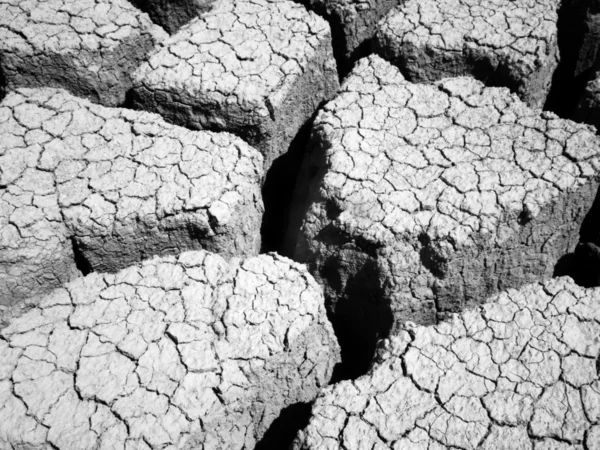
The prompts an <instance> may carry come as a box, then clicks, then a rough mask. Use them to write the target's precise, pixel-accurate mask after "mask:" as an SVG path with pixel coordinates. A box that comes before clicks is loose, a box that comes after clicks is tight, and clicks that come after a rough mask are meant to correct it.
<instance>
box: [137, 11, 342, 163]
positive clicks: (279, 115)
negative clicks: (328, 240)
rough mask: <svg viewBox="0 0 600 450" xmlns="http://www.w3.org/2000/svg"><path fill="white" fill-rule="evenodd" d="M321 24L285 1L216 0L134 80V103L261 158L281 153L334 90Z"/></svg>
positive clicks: (332, 68) (326, 34)
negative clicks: (240, 142)
mask: <svg viewBox="0 0 600 450" xmlns="http://www.w3.org/2000/svg"><path fill="white" fill-rule="evenodd" d="M332 52H333V51H332V47H331V33H330V30H329V26H328V25H327V22H325V20H323V19H321V18H319V17H318V16H317V15H316V14H314V13H309V12H308V11H306V10H305V9H304V8H303V7H302V6H300V5H297V4H294V3H292V2H289V1H287V0H255V1H250V0H233V1H228V0H219V1H218V2H216V3H214V4H213V8H212V10H211V11H210V12H208V13H205V14H202V15H201V16H200V17H199V18H197V19H194V20H192V21H191V22H190V23H189V24H187V25H186V26H184V27H183V28H181V30H179V32H177V33H176V34H175V35H173V36H172V37H171V38H169V39H167V40H166V41H165V43H164V47H159V48H158V49H157V50H156V51H155V52H154V53H153V54H151V55H150V56H149V58H148V61H147V62H146V63H144V64H143V65H142V66H141V67H140V68H139V69H138V70H137V71H136V72H135V74H134V80H135V81H134V87H135V95H134V102H135V104H136V106H137V107H139V108H141V109H146V110H150V111H153V112H157V113H159V114H161V115H162V116H163V117H165V118H166V119H167V120H169V121H170V122H173V123H176V124H179V125H183V126H186V127H188V128H192V129H211V130H224V131H229V132H231V133H234V134H236V135H238V136H240V137H242V138H243V139H245V140H246V141H247V142H248V143H250V145H253V146H254V147H256V148H257V149H258V150H260V151H261V152H262V153H263V155H264V157H265V167H266V168H268V167H270V165H271V163H272V162H273V160H274V159H276V158H277V157H278V156H280V155H281V154H283V153H285V152H286V151H287V149H288V146H289V145H290V143H291V141H292V139H293V138H294V137H295V136H296V134H297V132H298V131H299V129H300V127H301V126H302V125H303V124H304V122H306V120H307V119H308V118H309V117H310V116H311V115H312V114H313V112H314V111H315V110H316V109H317V107H318V106H319V104H320V103H321V102H323V101H327V100H329V99H330V98H331V97H332V96H333V95H334V94H335V92H336V90H337V88H338V78H337V71H336V66H335V60H334V59H333V53H332Z"/></svg>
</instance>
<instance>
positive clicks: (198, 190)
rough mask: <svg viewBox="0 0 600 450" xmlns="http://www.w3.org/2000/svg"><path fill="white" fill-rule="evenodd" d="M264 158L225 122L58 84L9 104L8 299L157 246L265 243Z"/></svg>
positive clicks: (1, 157)
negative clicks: (178, 118) (102, 100)
mask: <svg viewBox="0 0 600 450" xmlns="http://www.w3.org/2000/svg"><path fill="white" fill-rule="evenodd" d="M262 166H263V159H262V156H261V155H260V153H258V151H256V150H254V149H253V148H251V147H250V146H249V145H248V144H246V143H245V142H243V141H242V140H241V139H239V138H237V137H235V136H233V135H230V134H226V133H213V132H206V131H190V130H187V129H185V128H181V127H178V126H175V125H171V124H168V123H165V122H164V120H163V119H162V118H161V117H159V116H158V115H156V114H151V113H147V112H137V111H131V110H126V109H119V108H106V107H103V106H100V105H96V104H93V103H90V102H89V101H87V100H82V99H79V98H76V97H73V96H71V95H70V94H68V93H67V92H65V91H62V90H57V89H20V90H18V91H16V92H13V93H10V94H9V95H7V97H6V98H5V100H4V101H3V102H2V103H1V104H0V224H1V228H0V233H1V234H0V236H1V241H0V244H1V247H0V304H5V305H6V304H11V303H15V302H17V301H19V300H20V299H22V298H24V297H26V296H34V295H39V293H40V292H44V291H46V290H48V289H51V288H54V287H57V286H59V285H61V284H62V283H63V282H64V281H65V279H68V278H70V277H72V276H73V275H74V274H75V273H76V271H75V268H74V264H75V263H74V258H73V248H72V247H73V244H72V241H73V242H74V243H75V245H76V248H77V249H78V251H79V252H80V253H81V255H82V256H83V258H84V259H85V262H86V264H87V265H88V266H89V269H92V270H96V271H109V272H112V271H116V270H119V269H122V268H124V267H127V266H129V265H131V264H132V263H134V262H137V261H140V260H142V259H145V258H148V257H151V256H153V255H163V254H172V253H175V252H180V251H182V250H186V249H206V250H209V251H213V252H218V253H223V254H224V255H227V256H231V255H255V254H257V253H258V251H259V249H260V224H261V219H262V211H263V206H262V200H261V194H260V188H261V182H262V177H263V171H262V170H263V168H262Z"/></svg>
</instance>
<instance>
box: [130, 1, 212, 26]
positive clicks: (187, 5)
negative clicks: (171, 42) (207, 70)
mask: <svg viewBox="0 0 600 450" xmlns="http://www.w3.org/2000/svg"><path fill="white" fill-rule="evenodd" d="M131 1H132V2H133V4H134V5H136V6H137V7H139V8H140V9H141V10H142V11H145V12H147V13H148V15H149V16H150V18H151V19H152V20H153V21H154V22H155V23H157V24H158V25H160V26H161V27H163V28H164V29H165V30H167V31H168V32H169V33H171V34H172V33H175V32H176V31H177V30H178V29H179V28H181V27H182V26H183V25H185V24H186V23H188V22H189V21H190V20H192V19H193V18H194V17H197V16H198V15H200V14H202V13H204V12H206V11H209V10H210V8H211V7H212V4H213V3H214V1H215V0H131Z"/></svg>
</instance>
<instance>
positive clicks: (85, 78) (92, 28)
mask: <svg viewBox="0 0 600 450" xmlns="http://www.w3.org/2000/svg"><path fill="white" fill-rule="evenodd" d="M166 37H167V34H166V33H165V32H164V30H162V29H161V28H160V27H158V26H157V25H154V24H153V23H152V21H151V20H150V18H149V17H148V16H147V15H146V14H145V13H142V12H141V11H139V10H138V9H137V8H135V7H134V6H133V5H131V4H130V3H129V2H127V1H126V0H26V1H22V0H0V63H1V64H2V70H3V71H4V76H5V83H6V84H7V86H8V87H9V88H11V89H12V88H16V87H20V86H24V87H45V86H50V87H58V88H64V89H67V90H69V91H70V92H72V93H73V94H75V95H78V96H80V97H86V98H89V99H90V100H92V101H94V102H97V103H102V104H104V105H108V106H115V105H119V104H121V103H123V101H124V100H125V94H126V92H127V91H128V90H129V89H130V88H131V73H132V72H133V71H134V70H135V69H136V68H137V67H138V66H139V64H140V63H141V61H142V60H143V59H144V58H145V57H146V55H147V53H148V52H149V51H150V50H152V49H153V48H154V47H155V45H156V44H157V43H158V42H160V41H162V40H164V39H165V38H166Z"/></svg>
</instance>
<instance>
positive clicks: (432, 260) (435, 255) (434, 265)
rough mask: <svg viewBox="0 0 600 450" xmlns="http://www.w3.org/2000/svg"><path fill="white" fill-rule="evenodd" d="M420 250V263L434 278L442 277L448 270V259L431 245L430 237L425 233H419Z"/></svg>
mask: <svg viewBox="0 0 600 450" xmlns="http://www.w3.org/2000/svg"><path fill="white" fill-rule="evenodd" d="M419 241H420V242H421V250H420V251H419V257H420V259H421V264H423V266H424V267H425V268H426V269H427V270H429V271H430V272H431V273H432V274H433V276H435V277H436V278H444V277H445V275H446V273H447V272H448V261H447V260H446V259H445V258H444V257H442V256H441V255H440V254H439V252H437V251H436V250H435V248H434V247H433V245H431V239H430V238H429V236H427V235H426V234H425V233H421V234H420V235H419Z"/></svg>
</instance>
